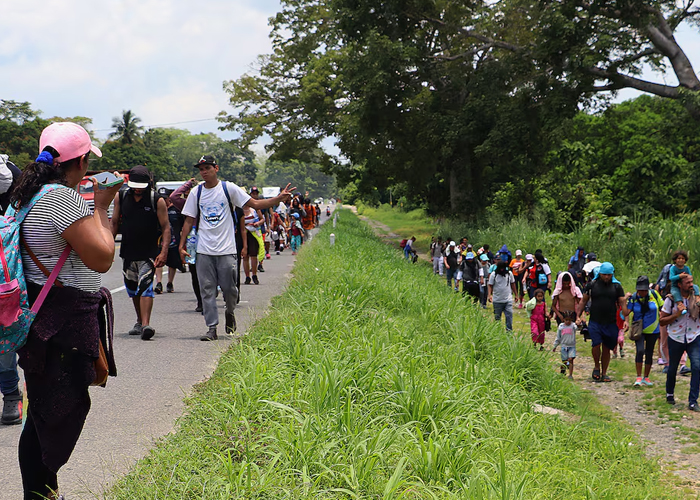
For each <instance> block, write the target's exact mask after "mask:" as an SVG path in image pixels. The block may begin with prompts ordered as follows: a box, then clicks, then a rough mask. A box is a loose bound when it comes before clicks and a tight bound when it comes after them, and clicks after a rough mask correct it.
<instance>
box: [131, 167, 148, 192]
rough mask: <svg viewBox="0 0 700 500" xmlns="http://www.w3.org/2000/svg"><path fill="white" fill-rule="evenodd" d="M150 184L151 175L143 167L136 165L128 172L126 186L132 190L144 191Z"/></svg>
mask: <svg viewBox="0 0 700 500" xmlns="http://www.w3.org/2000/svg"><path fill="white" fill-rule="evenodd" d="M150 183H151V173H150V172H149V171H148V169H147V168H146V167H144V166H143V165H136V166H135V167H134V168H132V169H131V170H129V182H128V185H129V187H130V188H132V189H146V188H147V187H148V186H149V185H150Z"/></svg>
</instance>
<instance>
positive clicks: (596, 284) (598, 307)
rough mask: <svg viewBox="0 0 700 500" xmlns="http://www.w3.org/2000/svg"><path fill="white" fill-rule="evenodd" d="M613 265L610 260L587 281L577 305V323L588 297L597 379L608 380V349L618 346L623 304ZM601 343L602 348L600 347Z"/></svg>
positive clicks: (589, 330) (622, 295)
mask: <svg viewBox="0 0 700 500" xmlns="http://www.w3.org/2000/svg"><path fill="white" fill-rule="evenodd" d="M614 273H615V268H614V267H613V265H612V264H611V263H610V262H604V263H603V264H601V266H600V268H599V271H598V277H597V278H595V279H594V280H593V281H591V282H590V283H588V285H586V287H585V288H584V290H583V300H581V301H580V302H579V304H578V308H577V309H578V310H577V311H576V312H577V315H578V317H579V319H578V320H577V321H576V323H577V324H579V325H580V324H581V319H580V318H581V314H583V312H584V309H585V307H586V304H587V303H588V300H589V299H590V301H591V310H590V313H589V314H590V321H589V322H588V332H589V335H590V336H591V344H592V346H591V354H592V356H593V361H594V362H595V368H594V370H593V375H592V377H593V380H595V381H596V382H610V377H609V376H608V374H607V373H608V365H609V364H610V351H612V350H613V349H615V347H616V346H617V334H618V328H617V308H618V305H619V306H620V307H622V306H624V305H625V291H624V290H623V289H622V285H621V284H620V282H619V281H617V280H616V279H615V274H614ZM601 345H602V350H601Z"/></svg>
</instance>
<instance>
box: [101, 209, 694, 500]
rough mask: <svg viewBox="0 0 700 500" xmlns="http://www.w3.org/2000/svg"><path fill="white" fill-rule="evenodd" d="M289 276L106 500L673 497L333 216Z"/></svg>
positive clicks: (478, 327) (608, 431)
mask: <svg viewBox="0 0 700 500" xmlns="http://www.w3.org/2000/svg"><path fill="white" fill-rule="evenodd" d="M331 230H333V231H334V232H335V234H336V244H335V246H333V247H330V246H329V245H328V243H327V242H328V233H329V232H330V231H331ZM294 272H295V278H294V279H293V280H292V281H291V283H290V285H289V287H288V288H287V291H286V292H285V293H284V295H283V296H281V297H279V298H278V299H276V300H275V301H274V303H273V306H272V308H271V312H270V314H269V315H268V316H267V317H265V318H264V319H262V320H261V321H259V322H258V323H257V324H256V325H255V327H254V329H253V330H252V331H251V333H250V335H249V336H248V337H247V338H246V339H245V340H244V341H243V343H242V344H240V345H236V346H233V347H232V348H231V349H230V350H229V351H228V352H227V353H225V354H224V355H223V356H222V358H221V360H220V363H219V366H218V368H217V370H216V372H215V374H214V376H213V377H212V379H210V380H209V381H208V382H206V383H204V384H202V385H201V386H200V387H199V388H198V390H197V392H196V394H195V395H194V396H193V397H192V398H191V399H190V400H189V401H188V407H187V408H188V411H187V414H186V415H185V416H184V417H183V418H182V419H181V421H180V426H179V430H178V431H177V432H176V433H175V434H174V435H171V436H169V437H168V438H166V439H164V440H163V441H162V442H161V443H160V444H159V445H158V446H157V447H156V448H155V449H154V450H153V451H152V452H151V453H150V454H149V455H148V456H147V457H146V458H145V459H143V460H141V461H140V462H139V463H138V464H137V465H136V466H135V467H134V469H133V470H132V472H130V473H129V474H128V475H127V476H126V477H125V478H124V479H122V480H120V481H119V482H118V483H117V484H116V485H115V486H114V488H113V489H112V491H111V492H110V494H109V498H114V499H129V500H131V499H139V498H144V499H145V498H149V499H155V498H158V499H161V498H162V499H165V498H168V499H170V498H178V499H181V498H182V499H190V498H191V499H229V498H246V499H248V498H285V499H286V498H293V499H297V498H300V499H312V498H313V499H328V498H330V499H334V498H338V499H401V498H404V499H423V498H426V499H428V498H437V499H457V498H466V499H500V500H506V499H510V500H515V499H528V500H529V499H559V498H576V499H618V498H626V499H627V498H629V499H662V498H681V494H680V493H679V492H677V490H676V489H675V487H674V486H673V484H672V481H671V479H669V477H668V476H665V475H664V474H663V473H662V472H661V470H660V467H659V465H658V463H656V462H654V461H652V460H648V459H647V458H645V453H644V448H643V446H641V443H640V442H639V440H638V439H637V438H636V437H635V435H634V434H633V433H632V432H631V431H630V430H629V429H627V428H626V427H624V426H622V425H621V424H620V423H618V422H617V421H616V420H615V419H614V418H611V416H610V415H609V414H605V413H600V412H601V411H602V410H600V409H599V407H598V406H596V405H595V404H594V403H593V402H592V400H591V398H590V396H588V395H586V394H585V393H582V392H581V391H580V390H579V389H578V388H577V387H576V386H575V385H574V384H571V383H568V381H566V380H564V379H562V378H561V377H560V376H559V375H558V374H556V373H554V371H553V370H552V368H551V366H550V365H549V363H548V361H547V357H546V356H545V355H544V353H540V352H538V351H535V350H533V349H532V348H531V347H530V343H529V342H528V341H526V340H523V339H521V338H519V337H517V336H514V335H513V334H508V333H506V332H505V331H504V330H503V329H502V327H501V326H500V325H497V324H495V323H493V322H492V321H491V320H490V319H488V318H486V317H485V316H484V315H483V314H482V312H481V310H480V309H479V308H478V307H475V306H473V305H471V304H469V303H467V302H465V301H464V299H463V298H462V297H461V296H457V295H455V294H454V293H450V292H449V291H448V290H446V287H445V286H444V284H443V283H442V282H440V283H438V282H437V281H436V280H435V279H434V277H433V276H432V272H431V271H430V269H429V268H428V266H425V265H411V264H408V263H407V262H406V261H404V260H403V259H402V258H401V256H400V254H399V252H398V251H396V250H394V249H391V248H390V247H387V246H386V245H384V244H383V243H381V242H379V241H378V240H376V239H375V238H374V237H373V235H372V233H371V231H370V229H369V228H368V227H367V226H366V225H365V224H364V223H361V222H360V221H359V220H358V219H357V218H356V217H354V216H353V215H351V214H350V213H349V212H347V211H343V212H342V213H341V216H340V220H339V225H338V227H337V228H335V229H331V228H330V227H325V228H324V229H322V231H321V232H320V234H318V235H317V236H316V238H315V239H314V240H313V241H311V243H310V244H308V245H305V246H304V248H303V249H302V251H301V253H300V255H299V259H298V261H297V264H296V267H295V270H294ZM534 403H540V404H545V405H549V406H553V407H557V408H560V409H564V410H566V411H568V412H570V417H560V416H550V415H543V414H539V413H536V412H534V411H533V410H532V405H533V404H534Z"/></svg>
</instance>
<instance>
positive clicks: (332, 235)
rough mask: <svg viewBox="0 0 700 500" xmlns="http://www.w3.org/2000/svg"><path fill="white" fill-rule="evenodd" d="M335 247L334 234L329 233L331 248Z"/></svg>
mask: <svg viewBox="0 0 700 500" xmlns="http://www.w3.org/2000/svg"><path fill="white" fill-rule="evenodd" d="M333 245H335V234H333V233H331V246H333Z"/></svg>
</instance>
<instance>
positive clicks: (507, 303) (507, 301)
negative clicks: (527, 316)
mask: <svg viewBox="0 0 700 500" xmlns="http://www.w3.org/2000/svg"><path fill="white" fill-rule="evenodd" d="M488 287H489V288H488V290H489V302H492V303H493V315H494V318H495V319H496V321H497V322H500V321H501V314H503V313H504V312H505V315H506V330H507V331H509V332H510V331H513V295H514V294H515V278H514V277H513V273H512V272H510V270H509V269H508V264H507V263H506V262H501V261H499V262H498V264H496V269H495V270H494V271H493V272H492V273H491V274H490V275H489V280H488Z"/></svg>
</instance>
